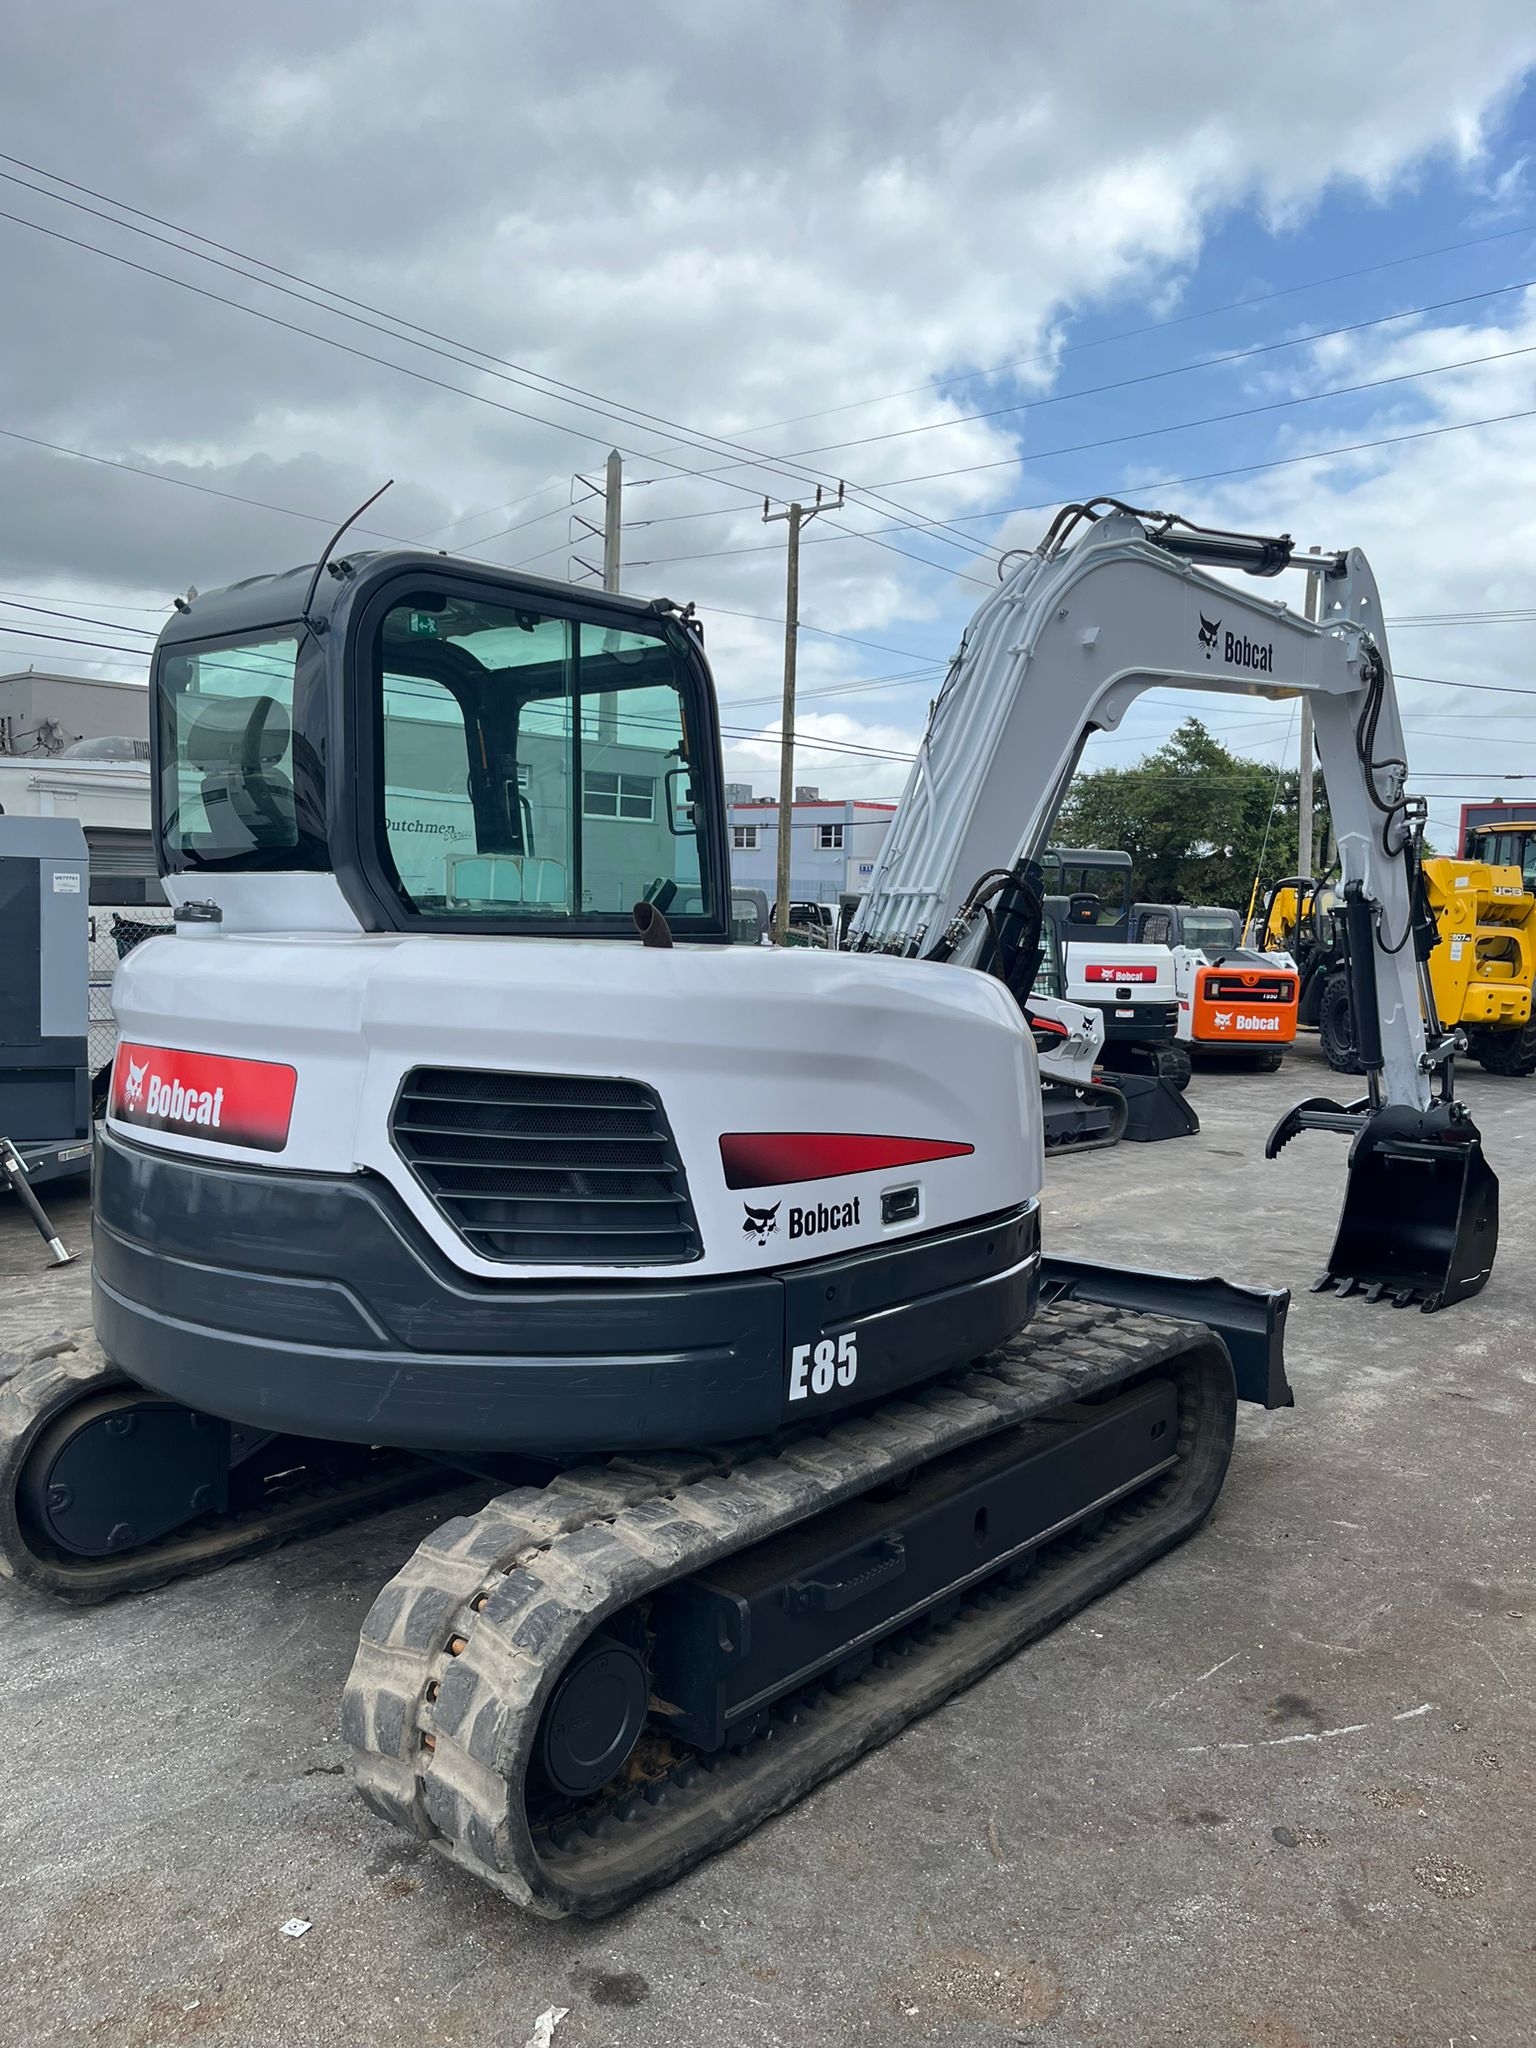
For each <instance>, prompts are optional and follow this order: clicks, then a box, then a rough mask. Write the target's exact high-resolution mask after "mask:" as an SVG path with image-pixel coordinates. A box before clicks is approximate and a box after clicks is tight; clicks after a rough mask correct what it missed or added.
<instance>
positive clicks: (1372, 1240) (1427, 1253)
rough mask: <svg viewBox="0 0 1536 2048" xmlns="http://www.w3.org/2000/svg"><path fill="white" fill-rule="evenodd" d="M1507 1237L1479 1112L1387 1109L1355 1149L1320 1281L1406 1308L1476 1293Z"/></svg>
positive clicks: (1444, 1304)
mask: <svg viewBox="0 0 1536 2048" xmlns="http://www.w3.org/2000/svg"><path fill="white" fill-rule="evenodd" d="M1498 1241H1499V1182H1498V1176H1497V1175H1496V1174H1495V1173H1494V1171H1493V1168H1492V1167H1491V1166H1490V1165H1489V1164H1488V1162H1487V1160H1486V1159H1485V1158H1484V1157H1483V1147H1482V1142H1481V1139H1480V1138H1479V1135H1478V1131H1477V1127H1476V1126H1475V1125H1474V1124H1473V1122H1472V1120H1471V1118H1470V1117H1467V1116H1465V1115H1462V1116H1460V1117H1456V1118H1452V1117H1450V1116H1448V1115H1446V1114H1445V1113H1444V1108H1443V1106H1442V1105H1436V1107H1435V1108H1434V1109H1430V1110H1426V1111H1419V1110H1415V1109H1405V1108H1387V1109H1382V1110H1378V1111H1377V1112H1376V1114H1375V1115H1374V1116H1371V1117H1370V1118H1369V1119H1368V1121H1367V1122H1366V1123H1365V1124H1364V1126H1363V1127H1362V1128H1361V1129H1360V1131H1359V1133H1358V1135H1357V1136H1356V1138H1355V1141H1354V1143H1353V1144H1352V1145H1351V1147H1350V1152H1349V1183H1348V1186H1347V1188H1346V1190H1345V1194H1344V1209H1343V1213H1342V1214H1341V1216H1340V1218H1339V1227H1338V1231H1337V1233H1336V1235H1335V1237H1334V1241H1333V1252H1332V1254H1331V1256H1330V1258H1329V1260H1328V1270H1327V1272H1326V1273H1324V1274H1323V1275H1322V1277H1321V1278H1320V1279H1319V1280H1317V1281H1316V1282H1315V1283H1314V1286H1313V1292H1314V1293H1316V1292H1318V1291H1320V1290H1321V1289H1323V1288H1325V1287H1332V1288H1334V1289H1335V1290H1336V1291H1337V1292H1338V1293H1339V1294H1341V1295H1346V1294H1352V1293H1354V1291H1355V1290H1356V1289H1357V1288H1361V1289H1363V1290H1364V1293H1365V1298H1366V1300H1367V1301H1381V1300H1388V1301H1391V1302H1392V1303H1393V1304H1394V1306H1396V1307H1398V1308H1407V1307H1409V1306H1410V1305H1412V1304H1413V1303H1415V1302H1416V1303H1417V1304H1418V1306H1419V1307H1420V1308H1421V1309H1424V1310H1426V1311H1427V1310H1430V1309H1437V1308H1447V1307H1449V1306H1450V1304H1451V1303H1453V1302H1457V1301H1465V1300H1466V1299H1467V1297H1468V1296H1469V1295H1473V1294H1476V1293H1477V1292H1478V1290H1479V1289H1480V1288H1481V1287H1482V1285H1483V1283H1484V1282H1485V1281H1486V1280H1487V1278H1488V1275H1489V1273H1490V1271H1491V1270H1492V1268H1493V1256H1494V1252H1495V1250H1496V1248H1497V1246H1498Z"/></svg>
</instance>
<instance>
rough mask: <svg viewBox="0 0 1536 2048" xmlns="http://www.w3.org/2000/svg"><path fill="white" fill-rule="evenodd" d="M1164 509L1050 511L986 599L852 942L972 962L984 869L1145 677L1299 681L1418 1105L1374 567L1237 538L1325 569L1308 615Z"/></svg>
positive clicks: (1399, 806)
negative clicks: (1222, 574) (1044, 528)
mask: <svg viewBox="0 0 1536 2048" xmlns="http://www.w3.org/2000/svg"><path fill="white" fill-rule="evenodd" d="M1089 516H1091V515H1089ZM1160 519H1161V515H1141V516H1134V515H1132V514H1131V513H1130V512H1129V511H1127V510H1124V509H1119V510H1116V511H1113V512H1111V513H1109V514H1107V515H1106V516H1104V517H1101V518H1099V519H1098V520H1097V521H1096V523H1094V524H1093V525H1092V526H1091V527H1090V529H1089V531H1088V532H1087V533H1086V534H1085V535H1084V537H1083V538H1082V539H1080V540H1079V541H1078V542H1077V543H1076V545H1075V546H1073V547H1071V548H1069V549H1062V548H1060V547H1058V546H1054V545H1053V537H1054V534H1055V532H1056V530H1057V529H1059V528H1060V527H1061V526H1062V524H1063V521H1061V520H1058V522H1057V529H1053V536H1052V537H1048V539H1047V541H1046V542H1045V543H1044V544H1043V545H1042V548H1041V550H1040V551H1038V552H1036V553H1034V554H1031V555H1029V556H1027V557H1025V558H1024V560H1023V561H1022V562H1021V563H1020V564H1019V566H1018V567H1017V568H1016V569H1014V570H1013V571H1012V573H1011V574H1009V575H1008V576H1007V577H1006V578H1005V580H1004V581H1003V583H1002V584H1001V585H1000V587H999V589H998V590H997V592H996V594H995V595H994V596H991V597H989V598H987V599H986V601H985V602H984V603H983V604H982V606H981V607H980V609H979V610H978V611H977V613H976V615H975V617H974V618H973V619H972V621H971V623H970V626H969V627H968V628H967V631H966V635H965V639H964V642H963V644H962V646H961V650H960V652H959V654H958V655H957V656H956V657H955V660H954V663H953V665H952V666H951V668H950V671H949V674H948V677H947V678H946V680H945V683H944V686H943V689H942V690H941V691H940V693H939V696H938V698H937V700H936V701H935V703H934V706H933V710H932V713H931V715H930V717H929V721H928V729H927V732H926V733H925V735H924V737H923V743H922V746H921V747H920V748H919V750H918V756H917V760H916V762H915V764H914V766H913V769H912V773H911V776H910V777H909V779H908V782H907V787H906V790H905V792H904V794H903V796H902V799H901V803H900V806H899V807H898V810H897V813H896V817H895V819H894V820H893V822H892V825H891V829H890V831H889V833H888V834H887V836H886V840H885V845H884V848H883V850H882V852H881V854H880V857H879V860H878V861H877V863H876V867H875V872H874V876H873V878H872V879H871V882H870V887H869V893H868V895H867V896H866V897H865V898H864V901H863V903H862V904H861V906H860V908H859V912H858V915H857V917H856V919H855V921H854V927H853V935H854V943H855V944H861V945H863V946H864V947H867V948H874V949H878V950H880V951H895V952H927V951H930V950H931V949H932V948H933V946H934V944H935V942H937V941H938V940H940V939H941V938H942V937H944V936H945V935H946V934H947V935H948V938H949V940H950V941H951V943H952V945H953V952H952V954H951V957H953V958H954V959H956V960H957V961H959V962H962V963H964V962H966V961H967V960H970V959H974V958H975V957H976V956H977V955H978V953H979V952H980V951H981V949H982V947H983V945H984V943H985V939H986V928H985V925H984V924H983V921H982V917H981V915H980V914H979V913H976V914H973V915H970V916H968V917H965V918H961V913H962V912H964V911H965V910H966V907H967V902H968V899H969V898H970V896H971V895H972V892H973V891H974V890H975V888H976V885H977V883H978V882H979V881H980V880H981V879H982V878H983V877H984V876H985V875H987V874H988V873H989V872H994V873H995V872H996V871H997V870H999V869H1012V868H1013V867H1015V866H1016V864H1017V863H1018V862H1019V861H1021V860H1025V859H1033V858H1036V857H1038V855H1039V854H1040V852H1041V851H1042V850H1043V848H1044V846H1045V844H1046V841H1047V837H1048V835H1049V833H1050V830H1051V827H1052V824H1053V822H1054V820H1055V816H1056V812H1057V810H1058V809H1059V807H1060V804H1061V802H1062V799H1063V797H1064V796H1065V794H1066V790H1067V785H1068V782H1069V780H1070V778H1071V776H1072V773H1073V770H1074V769H1075V767H1076V765H1077V761H1078V757H1079V755H1080V753H1081V751H1082V748H1083V745H1084V743H1085V741H1086V740H1087V738H1088V735H1089V734H1090V733H1091V732H1094V731H1100V732H1110V731H1113V730H1114V728H1115V727H1116V726H1118V725H1119V723H1120V721H1121V719H1122V718H1123V717H1124V716H1125V713H1126V712H1127V711H1128V710H1129V709H1130V707H1131V705H1132V704H1133V703H1134V702H1135V700H1136V699H1137V697H1139V696H1140V694H1141V693H1142V691H1143V690H1151V689H1159V688H1167V687H1170V686H1172V687H1174V688H1183V689H1190V690H1219V691H1226V692H1232V693H1235V694H1237V695H1239V696H1247V697H1268V698H1288V697H1295V696H1306V697H1309V698H1310V699H1311V700H1312V709H1313V718H1314V721H1315V729H1316V733H1317V743H1318V751H1319V753H1320V755H1321V757H1322V764H1323V772H1324V775H1325V777H1326V779H1327V785H1328V801H1329V805H1330V808H1331V812H1332V817H1333V824H1334V830H1335V832H1336V834H1337V838H1338V846H1339V857H1340V862H1341V865H1342V870H1343V875H1342V885H1341V890H1340V894H1341V896H1342V895H1344V894H1345V893H1346V892H1347V891H1348V890H1349V887H1350V885H1351V884H1352V883H1358V884H1359V885H1360V889H1361V891H1362V892H1363V895H1364V898H1365V899H1366V903H1367V905H1368V906H1369V917H1370V921H1371V930H1372V933H1373V940H1374V945H1373V950H1374V954H1375V986H1376V1001H1377V1009H1378V1014H1379V1020H1380V1030H1381V1046H1382V1075H1381V1080H1382V1086H1383V1092H1384V1095H1385V1098H1386V1100H1387V1101H1388V1102H1390V1103H1392V1104H1396V1105H1401V1106H1402V1107H1404V1108H1412V1109H1418V1110H1422V1109H1425V1108H1427V1107H1428V1105H1429V1104H1430V1102H1431V1099H1432V1088H1431V1078H1432V1073H1433V1064H1432V1063H1431V1062H1429V1061H1426V1058H1425V1035H1424V1026H1423V1021H1422V1018H1421V1015H1420V995H1419V984H1418V977H1417V968H1416V960H1415V952H1414V945H1413V935H1412V931H1411V920H1412V916H1413V909H1414V906H1413V901H1412V888H1411V879H1410V876H1411V870H1410V867H1409V864H1408V863H1407V862H1406V861H1405V859H1404V857H1403V849H1404V847H1405V845H1406V844H1407V843H1408V841H1409V838H1410V823H1409V813H1408V807H1407V806H1406V804H1405V799H1404V778H1405V776H1406V772H1407V756H1406V750H1405V747H1404V743H1403V733H1402V726H1401V723H1400V721H1399V717H1398V709H1397V701H1396V694H1395V692H1394V690H1393V686H1392V676H1391V670H1390V668H1389V666H1388V664H1387V646H1386V636H1385V633H1384V631H1383V628H1382V619H1381V604H1380V600H1379V598H1378V596H1377V591H1376V583H1375V579H1374V577H1373V576H1372V574H1371V570H1370V565H1369V564H1368V563H1367V561H1366V559H1365V557H1364V555H1363V554H1361V553H1360V552H1359V550H1358V549H1353V548H1352V549H1349V550H1347V551H1345V552H1343V553H1340V554H1336V555H1298V554H1293V553H1292V552H1291V551H1290V549H1289V546H1288V544H1280V551H1279V553H1278V554H1277V553H1276V552H1275V550H1276V546H1277V544H1274V543H1262V542H1253V543H1244V545H1247V546H1249V547H1251V548H1253V549H1254V550H1255V551H1256V552H1255V553H1254V555H1253V560H1254V561H1255V563H1258V562H1260V561H1262V562H1263V563H1264V566H1265V571H1266V573H1268V572H1270V571H1272V570H1273V569H1274V568H1277V567H1279V566H1282V565H1283V566H1287V567H1296V568H1302V569H1311V570H1313V571H1315V572H1316V573H1318V574H1319V575H1321V576H1322V578H1323V582H1322V603H1321V608H1320V609H1321V616H1320V618H1319V620H1318V622H1317V623H1315V624H1314V623H1313V622H1312V621H1311V620H1309V619H1307V618H1304V617H1303V616H1302V615H1301V614H1300V612H1299V611H1293V610H1292V609H1291V608H1290V607H1289V606H1288V605H1287V604H1286V603H1285V602H1284V601H1283V600H1277V599H1273V598H1269V597H1267V596H1265V595H1264V594H1263V593H1264V586H1263V585H1262V584H1259V583H1254V584H1253V585H1252V587H1238V586H1235V585H1233V584H1230V583H1227V582H1224V581H1221V580H1219V579H1218V578H1216V577H1214V576H1212V575H1210V574H1208V573H1205V572H1203V571H1202V570H1201V569H1199V568H1196V567H1195V566H1194V565H1193V563H1192V562H1191V561H1190V560H1187V559H1184V558H1183V557H1182V556H1181V555H1180V554H1179V553H1177V552H1175V551H1174V550H1175V549H1177V548H1179V547H1180V546H1183V547H1185V548H1188V549H1190V550H1191V551H1192V552H1203V554H1204V556H1205V558H1206V559H1214V560H1216V561H1217V562H1219V563H1223V564H1230V566H1233V567H1241V566H1243V559H1244V558H1243V554H1242V548H1241V546H1238V545H1232V546H1231V547H1230V548H1229V550H1228V552H1226V553H1225V554H1224V553H1223V552H1222V549H1223V543H1224V542H1227V541H1228V540H1229V538H1230V537H1226V536H1221V537H1217V536H1212V537H1209V540H1208V542H1207V543H1205V544H1202V542H1201V540H1200V538H1199V537H1198V535H1197V534H1196V533H1195V532H1194V531H1193V530H1190V531H1189V533H1188V537H1187V538H1186V537H1185V535H1184V534H1180V533H1177V532H1175V530H1174V526H1173V523H1172V522H1168V523H1166V524H1165V525H1163V526H1161V527H1159V526H1158V525H1157V524H1156V523H1155V522H1156V521H1158V520H1160ZM1149 522H1152V523H1150V524H1149ZM1266 548H1267V549H1268V550H1269V552H1268V553H1267V554H1265V553H1263V552H1261V551H1262V550H1264V549H1266ZM957 918H960V919H961V922H960V924H959V926H958V928H957V927H956V920H957ZM1364 928H1365V927H1364V925H1361V927H1360V929H1362V930H1363V929H1364Z"/></svg>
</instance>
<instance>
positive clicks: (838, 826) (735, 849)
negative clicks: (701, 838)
mask: <svg viewBox="0 0 1536 2048" xmlns="http://www.w3.org/2000/svg"><path fill="white" fill-rule="evenodd" d="M725 795H726V805H727V813H728V816H729V818H730V824H731V880H732V882H733V883H734V884H735V885H736V887H737V888H738V889H761V890H762V892H763V894H764V895H765V896H766V897H767V898H768V900H769V902H770V903H771V902H772V901H773V899H774V896H775V894H776V893H777V889H778V881H777V876H778V858H779V806H778V802H777V800H776V799H775V798H772V797H754V796H753V794H752V792H751V789H750V787H749V786H748V785H747V784H745V783H739V782H738V783H727V784H726V791H725ZM895 815H896V806H895V804H893V803H877V802H875V801H873V800H871V799H868V798H863V797H823V796H821V795H820V794H819V793H818V792H817V791H816V790H815V789H814V788H808V787H803V786H802V787H800V788H798V789H796V791H795V803H794V809H793V812H792V814H791V818H790V842H789V894H790V900H791V902H794V903H834V904H835V903H836V902H837V901H838V900H839V899H840V898H841V897H843V896H860V895H862V894H863V893H864V891H865V890H866V889H867V888H868V887H869V878H870V876H871V875H872V874H873V873H874V871H875V859H876V856H877V855H878V853H879V851H880V846H881V843H882V841H883V840H884V838H885V835H886V833H887V832H888V831H889V830H890V824H891V819H892V818H893V817H894V816H895Z"/></svg>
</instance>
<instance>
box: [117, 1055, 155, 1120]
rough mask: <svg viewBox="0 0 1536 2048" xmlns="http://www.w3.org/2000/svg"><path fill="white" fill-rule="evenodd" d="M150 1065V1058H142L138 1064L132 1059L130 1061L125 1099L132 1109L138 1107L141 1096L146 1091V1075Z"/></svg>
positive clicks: (124, 1089) (124, 1091) (124, 1088)
mask: <svg viewBox="0 0 1536 2048" xmlns="http://www.w3.org/2000/svg"><path fill="white" fill-rule="evenodd" d="M148 1066H149V1061H148V1060H140V1061H139V1063H138V1065H137V1066H135V1065H134V1063H133V1061H132V1060H130V1061H129V1062H128V1079H127V1081H126V1083H125V1084H124V1087H123V1100H124V1101H125V1102H126V1103H127V1104H128V1106H129V1108H130V1109H137V1108H138V1105H139V1098H140V1097H141V1096H142V1095H143V1093H144V1075H145V1072H146V1070H147V1068H148Z"/></svg>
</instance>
